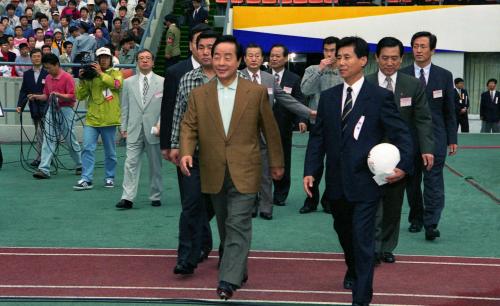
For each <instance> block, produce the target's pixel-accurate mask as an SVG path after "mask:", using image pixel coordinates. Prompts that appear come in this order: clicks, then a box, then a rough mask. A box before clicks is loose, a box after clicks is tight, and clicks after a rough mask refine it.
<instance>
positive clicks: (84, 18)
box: [78, 6, 92, 24]
mask: <svg viewBox="0 0 500 306" xmlns="http://www.w3.org/2000/svg"><path fill="white" fill-rule="evenodd" d="M78 21H80V23H82V22H85V23H88V24H91V23H92V19H90V16H89V9H88V8H87V7H85V6H84V7H82V8H81V9H80V19H78Z"/></svg>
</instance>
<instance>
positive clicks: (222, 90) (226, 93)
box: [217, 77, 238, 135]
mask: <svg viewBox="0 0 500 306" xmlns="http://www.w3.org/2000/svg"><path fill="white" fill-rule="evenodd" d="M237 86H238V77H236V79H234V81H233V83H231V84H230V85H229V86H228V87H224V85H222V83H221V82H220V81H219V80H217V96H218V98H219V110H220V115H221V117H222V124H223V125H224V132H225V133H226V135H227V133H228V132H229V125H230V124H231V116H232V115H233V109H234V98H235V96H236V87H237Z"/></svg>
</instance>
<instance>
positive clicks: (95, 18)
mask: <svg viewBox="0 0 500 306" xmlns="http://www.w3.org/2000/svg"><path fill="white" fill-rule="evenodd" d="M97 19H101V20H104V19H102V17H101V16H99V15H95V17H94V21H96V20H97Z"/></svg>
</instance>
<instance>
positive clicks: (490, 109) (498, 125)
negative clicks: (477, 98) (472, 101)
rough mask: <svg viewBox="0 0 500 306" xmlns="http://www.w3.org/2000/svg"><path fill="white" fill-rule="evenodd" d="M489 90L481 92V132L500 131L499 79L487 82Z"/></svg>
mask: <svg viewBox="0 0 500 306" xmlns="http://www.w3.org/2000/svg"><path fill="white" fill-rule="evenodd" d="M486 87H487V89H488V90H487V91H485V92H483V93H482V94H481V103H480V108H479V118H480V119H481V133H500V101H499V100H500V91H498V90H496V88H497V80H496V79H489V80H488V82H486Z"/></svg>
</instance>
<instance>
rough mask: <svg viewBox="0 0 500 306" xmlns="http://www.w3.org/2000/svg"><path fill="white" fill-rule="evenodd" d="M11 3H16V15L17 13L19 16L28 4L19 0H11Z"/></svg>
mask: <svg viewBox="0 0 500 306" xmlns="http://www.w3.org/2000/svg"><path fill="white" fill-rule="evenodd" d="M10 4H12V5H14V7H15V11H14V15H16V16H17V17H21V15H22V14H23V12H24V8H25V6H26V3H23V2H21V1H19V0H11V1H10Z"/></svg>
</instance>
